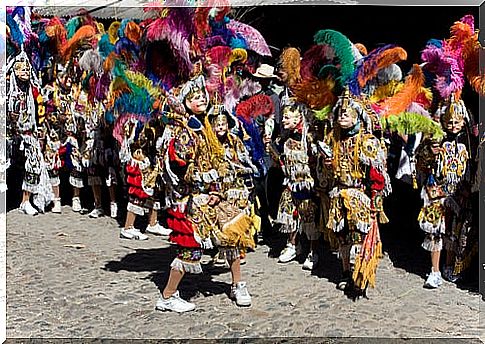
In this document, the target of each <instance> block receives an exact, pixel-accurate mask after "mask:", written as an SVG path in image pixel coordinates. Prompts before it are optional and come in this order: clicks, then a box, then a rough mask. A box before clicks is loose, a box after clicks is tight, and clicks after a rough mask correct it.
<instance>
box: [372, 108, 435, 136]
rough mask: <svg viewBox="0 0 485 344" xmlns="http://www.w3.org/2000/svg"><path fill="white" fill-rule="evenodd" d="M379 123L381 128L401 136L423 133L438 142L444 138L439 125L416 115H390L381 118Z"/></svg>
mask: <svg viewBox="0 0 485 344" xmlns="http://www.w3.org/2000/svg"><path fill="white" fill-rule="evenodd" d="M381 123H382V126H383V128H389V130H391V131H396V132H397V133H399V134H401V135H403V134H404V135H410V134H417V133H423V134H426V135H431V136H432V137H433V138H434V139H438V140H439V139H441V138H443V136H444V132H443V129H442V128H441V125H440V124H439V123H436V122H435V121H433V120H432V119H431V118H427V117H424V116H423V115H420V114H417V113H412V112H402V113H401V114H399V115H391V116H389V117H387V118H381Z"/></svg>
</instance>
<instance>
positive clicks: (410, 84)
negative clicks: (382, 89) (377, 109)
mask: <svg viewBox="0 0 485 344" xmlns="http://www.w3.org/2000/svg"><path fill="white" fill-rule="evenodd" d="M423 84H424V74H423V71H422V70H421V67H419V65H417V64H414V65H413V68H412V69H411V72H410V74H409V75H408V76H407V77H406V81H405V82H404V86H403V87H402V89H401V90H400V91H399V92H398V93H397V94H396V95H394V96H392V97H391V98H388V99H386V100H385V101H384V103H383V104H382V109H383V111H382V112H381V114H380V115H381V116H384V117H388V116H390V115H396V114H399V113H401V112H403V111H405V110H406V108H407V107H408V106H409V105H410V104H411V102H412V101H414V100H415V99H416V97H417V96H418V95H419V93H420V92H421V89H422V87H423Z"/></svg>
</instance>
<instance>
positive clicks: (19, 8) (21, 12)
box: [12, 6, 25, 20]
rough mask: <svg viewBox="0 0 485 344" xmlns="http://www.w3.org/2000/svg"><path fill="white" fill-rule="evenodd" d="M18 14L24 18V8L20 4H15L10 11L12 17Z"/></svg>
mask: <svg viewBox="0 0 485 344" xmlns="http://www.w3.org/2000/svg"><path fill="white" fill-rule="evenodd" d="M16 15H18V16H19V17H20V18H22V20H23V19H24V18H25V8H23V7H22V6H17V7H15V9H14V10H13V12H12V18H15V16H16Z"/></svg>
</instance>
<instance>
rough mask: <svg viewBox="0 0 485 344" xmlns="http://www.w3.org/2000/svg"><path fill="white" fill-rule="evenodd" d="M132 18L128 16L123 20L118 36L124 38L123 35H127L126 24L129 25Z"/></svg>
mask: <svg viewBox="0 0 485 344" xmlns="http://www.w3.org/2000/svg"><path fill="white" fill-rule="evenodd" d="M130 20H131V19H128V18H125V19H123V20H122V21H121V23H120V27H119V28H118V37H119V38H123V37H126V36H125V28H126V26H127V25H128V23H129V22H130Z"/></svg>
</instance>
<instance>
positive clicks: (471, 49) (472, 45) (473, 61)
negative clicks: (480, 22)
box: [463, 34, 485, 96]
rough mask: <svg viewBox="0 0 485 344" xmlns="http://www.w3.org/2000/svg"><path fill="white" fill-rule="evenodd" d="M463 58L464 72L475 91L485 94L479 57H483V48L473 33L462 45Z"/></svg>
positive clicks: (484, 50) (484, 56)
mask: <svg viewBox="0 0 485 344" xmlns="http://www.w3.org/2000/svg"><path fill="white" fill-rule="evenodd" d="M463 58H464V60H465V68H464V73H465V75H466V77H467V79H468V82H469V83H470V85H471V87H472V88H473V90H474V91H475V92H477V93H478V94H479V95H481V96H485V75H484V71H483V69H482V70H480V59H485V49H484V48H483V47H482V45H481V44H480V42H479V41H478V35H477V34H475V35H474V36H473V37H472V38H470V39H469V40H468V41H467V42H466V43H465V45H464V48H463Z"/></svg>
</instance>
